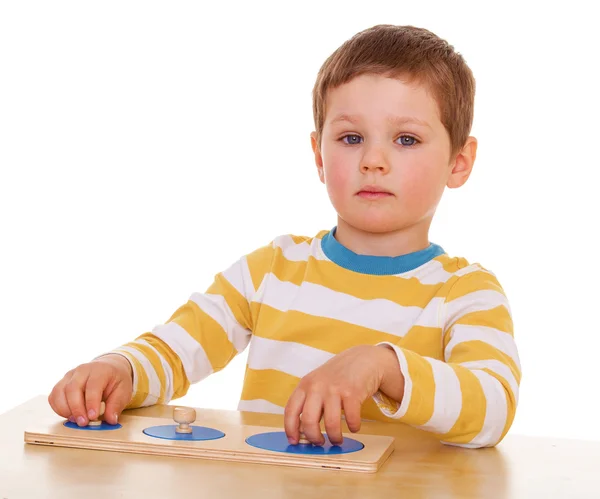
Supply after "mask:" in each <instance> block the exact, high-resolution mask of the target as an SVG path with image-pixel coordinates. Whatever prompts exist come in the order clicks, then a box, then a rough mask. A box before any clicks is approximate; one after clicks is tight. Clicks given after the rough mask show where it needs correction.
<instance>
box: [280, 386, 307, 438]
mask: <svg viewBox="0 0 600 499" xmlns="http://www.w3.org/2000/svg"><path fill="white" fill-rule="evenodd" d="M305 400H306V392H305V391H304V390H302V389H296V390H294V393H292V395H291V397H290V398H289V400H288V402H287V404H286V405H285V409H284V411H283V425H284V429H285V434H286V436H287V437H288V441H289V443H290V444H292V445H295V444H297V443H298V441H299V440H300V413H301V412H302V408H303V406H304V401H305Z"/></svg>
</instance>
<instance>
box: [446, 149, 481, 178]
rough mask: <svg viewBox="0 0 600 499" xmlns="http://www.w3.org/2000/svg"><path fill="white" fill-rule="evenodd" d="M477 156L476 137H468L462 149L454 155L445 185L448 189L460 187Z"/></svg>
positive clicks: (468, 174)
mask: <svg viewBox="0 0 600 499" xmlns="http://www.w3.org/2000/svg"><path fill="white" fill-rule="evenodd" d="M476 156H477V139H476V138H475V137H469V138H468V139H467V142H466V143H465V145H464V147H463V148H462V150H461V151H460V152H459V153H458V154H457V155H456V158H455V159H454V164H453V166H452V170H451V171H450V174H449V175H448V181H447V183H446V185H447V186H448V187H449V188H450V189H456V188H457V187H461V186H462V185H463V184H464V183H465V182H466V181H467V180H468V179H469V176H470V175H471V172H472V171H473V164H474V163H475V157H476Z"/></svg>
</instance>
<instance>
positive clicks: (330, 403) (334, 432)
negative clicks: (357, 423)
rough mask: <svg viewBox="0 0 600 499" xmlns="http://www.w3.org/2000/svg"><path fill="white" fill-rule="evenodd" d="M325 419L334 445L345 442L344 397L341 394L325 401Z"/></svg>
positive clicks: (330, 439) (327, 430)
mask: <svg viewBox="0 0 600 499" xmlns="http://www.w3.org/2000/svg"><path fill="white" fill-rule="evenodd" d="M323 420H324V422H325V431H326V432H327V436H328V437H329V441H330V442H331V443H332V444H333V445H341V444H342V442H343V437H342V424H341V420H342V399H341V398H340V397H339V396H335V395H334V396H331V397H329V398H328V399H327V400H326V401H325V408H324V411H323Z"/></svg>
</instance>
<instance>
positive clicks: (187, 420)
mask: <svg viewBox="0 0 600 499" xmlns="http://www.w3.org/2000/svg"><path fill="white" fill-rule="evenodd" d="M173 420H174V421H175V422H176V423H178V426H177V427H176V428H175V431H176V432H177V433H192V428H191V427H190V425H191V424H192V423H193V422H194V421H196V411H195V410H194V409H193V408H191V407H175V408H174V409H173Z"/></svg>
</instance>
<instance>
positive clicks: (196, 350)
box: [110, 244, 274, 408]
mask: <svg viewBox="0 0 600 499" xmlns="http://www.w3.org/2000/svg"><path fill="white" fill-rule="evenodd" d="M273 251H274V250H273V246H272V244H271V245H268V246H264V247H262V248H260V249H258V250H256V251H254V252H253V253H250V254H249V255H246V256H244V257H242V258H240V259H239V260H238V261H237V262H236V263H234V264H233V265H232V266H230V267H229V268H228V269H227V270H225V271H223V272H221V273H219V274H217V275H216V276H215V279H214V282H213V283H212V284H211V285H210V287H209V288H208V289H207V290H206V292H205V293H193V294H192V295H191V296H190V297H189V299H188V301H187V303H185V304H183V305H182V306H181V307H179V308H178V309H177V310H176V311H175V312H174V313H173V315H172V316H171V317H170V318H169V320H168V321H167V322H166V323H165V324H161V325H158V326H156V327H154V328H153V329H152V330H151V331H150V332H146V333H144V334H142V335H141V336H139V337H137V338H136V339H135V340H134V341H131V342H128V343H125V344H123V345H121V346H119V347H118V348H115V349H114V350H112V351H111V352H110V353H116V354H120V355H123V356H125V357H126V358H127V359H128V360H129V362H130V363H131V365H132V367H133V388H134V390H133V396H132V399H131V401H130V403H129V404H128V405H127V408H135V407H144V406H149V405H153V404H156V403H168V402H169V401H170V400H172V399H176V398H179V397H182V396H183V395H185V394H186V392H187V390H188V388H189V386H190V384H193V383H197V382H199V381H201V380H202V379H204V378H206V377H207V376H209V375H210V374H211V373H214V372H217V371H219V370H221V369H223V368H224V367H225V366H226V365H227V364H228V363H229V362H230V361H231V360H232V359H233V358H234V357H235V356H236V355H237V354H238V353H240V352H242V351H243V350H244V349H245V348H246V347H247V345H248V343H249V341H250V338H251V334H252V331H253V327H254V322H255V320H256V314H257V305H256V303H255V302H253V297H254V295H255V293H256V291H257V290H258V288H259V287H260V284H261V282H262V280H263V277H264V276H265V274H266V273H267V272H268V271H269V267H270V265H271V260H272V257H273Z"/></svg>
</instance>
